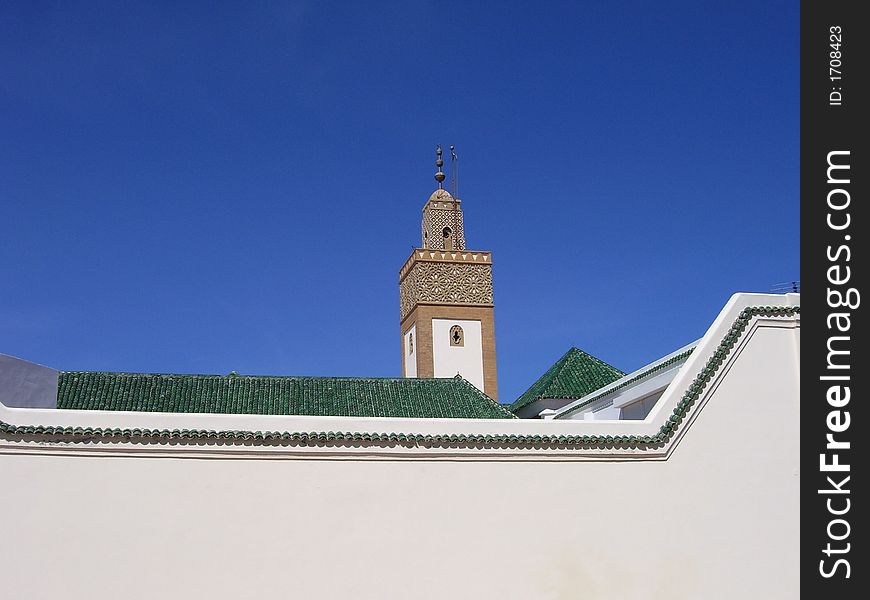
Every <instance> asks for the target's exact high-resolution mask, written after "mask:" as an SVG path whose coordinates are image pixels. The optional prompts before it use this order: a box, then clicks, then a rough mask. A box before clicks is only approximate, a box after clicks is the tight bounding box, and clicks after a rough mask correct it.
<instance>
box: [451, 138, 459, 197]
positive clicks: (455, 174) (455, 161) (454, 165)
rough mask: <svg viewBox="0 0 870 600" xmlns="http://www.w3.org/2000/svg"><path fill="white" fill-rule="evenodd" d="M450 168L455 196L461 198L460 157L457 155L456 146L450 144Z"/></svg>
mask: <svg viewBox="0 0 870 600" xmlns="http://www.w3.org/2000/svg"><path fill="white" fill-rule="evenodd" d="M450 170H451V175H452V177H451V179H452V181H451V183H452V184H453V197H454V198H459V157H458V156H456V146H450Z"/></svg>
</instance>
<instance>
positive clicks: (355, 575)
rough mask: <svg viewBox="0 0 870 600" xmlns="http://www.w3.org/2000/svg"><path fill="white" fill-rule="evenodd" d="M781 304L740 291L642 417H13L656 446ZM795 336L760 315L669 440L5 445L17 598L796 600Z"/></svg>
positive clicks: (783, 323) (6, 417)
mask: <svg viewBox="0 0 870 600" xmlns="http://www.w3.org/2000/svg"><path fill="white" fill-rule="evenodd" d="M777 298H780V299H779V300H777ZM775 303H779V304H783V303H784V302H783V301H782V300H781V297H774V296H762V297H749V298H736V299H734V300H732V302H731V303H729V306H728V307H726V309H725V310H724V311H723V314H722V315H720V317H719V318H718V319H717V320H716V322H715V323H714V324H713V326H712V327H711V329H710V332H708V335H707V336H705V338H704V340H703V341H702V343H701V344H700V345H699V347H698V350H696V352H695V353H693V356H692V357H691V358H690V360H689V362H687V364H686V368H685V369H683V370H681V372H680V374H679V375H678V376H677V378H676V379H675V380H674V382H673V384H672V385H671V386H670V387H669V388H668V390H667V392H666V393H665V395H664V396H663V397H662V399H661V401H660V402H659V404H658V405H657V407H656V409H654V410H653V412H652V413H651V414H650V415H649V416H648V417H647V419H646V420H644V421H609V422H607V421H589V422H585V421H580V420H565V421H553V420H510V419H508V420H492V421H488V420H478V421H470V420H452V419H445V420H437V419H436V420H433V419H430V420H417V419H347V418H339V417H310V418H304V417H263V416H257V415H244V416H239V415H167V414H135V413H101V412H98V411H59V410H38V409H10V408H7V407H3V406H0V420H2V421H4V422H6V423H11V424H13V425H27V424H45V425H61V426H87V425H91V426H101V427H112V426H125V427H168V428H192V427H200V428H209V429H231V430H234V429H259V430H273V429H274V430H279V431H321V430H331V431H393V432H409V431H412V432H413V431H418V432H423V433H431V434H435V433H447V432H456V433H459V432H464V433H474V432H477V433H481V432H486V433H517V434H538V435H540V434H544V433H561V434H566V433H571V434H578V435H621V434H639V435H645V434H648V433H650V432H654V431H656V430H657V429H658V427H659V426H660V425H661V424H662V422H663V421H664V420H665V419H667V418H668V416H669V415H670V414H671V411H672V410H673V408H674V406H675V405H676V403H677V402H678V401H679V400H680V398H681V397H682V395H683V393H684V392H685V390H686V388H687V387H688V385H689V384H690V383H691V382H692V380H693V379H694V378H695V377H696V376H697V375H698V373H699V372H700V371H701V369H702V368H703V366H704V364H705V362H706V361H707V359H708V358H709V357H710V356H711V354H712V352H713V351H714V350H715V348H716V346H717V345H718V343H719V341H720V340H721V339H722V338H723V337H724V335H725V333H727V330H728V327H729V326H730V324H731V323H732V322H733V320H734V318H735V316H736V315H737V314H738V313H739V311H740V310H741V308H743V307H744V306H747V305H770V304H775ZM799 324H800V320H799V317H798V318H795V317H789V318H779V317H770V318H757V319H755V320H754V321H753V324H752V325H751V326H750V327H748V328H747V329H746V331H745V332H744V334H743V335H742V336H741V337H740V339H739V341H738V343H737V345H736V346H735V348H734V349H733V350H732V352H731V353H730V354H729V356H728V358H727V360H726V362H725V364H723V365H722V367H721V368H720V369H719V370H718V371H717V376H716V378H715V379H713V380H712V381H711V382H710V383H709V384H708V385H707V387H706V388H705V391H704V393H703V395H702V396H701V398H699V400H698V401H697V403H696V405H695V406H694V407H693V408H692V411H691V412H690V413H689V414H688V415H687V417H686V419H685V421H684V422H683V423H682V424H681V425H680V427H679V428H678V430H677V433H676V434H675V435H674V437H673V438H671V439H670V440H669V441H668V442H667V443H666V444H664V446H662V447H659V448H653V449H637V448H634V449H632V448H615V447H613V446H610V447H606V446H604V447H600V448H599V447H596V448H592V449H587V450H582V449H566V448H560V447H552V448H549V447H527V448H521V447H516V446H513V447H511V446H498V445H497V444H486V445H480V446H479V447H475V446H471V445H464V444H455V445H452V446H445V447H428V446H426V445H423V444H419V445H413V446H390V445H379V444H375V443H369V442H364V441H360V442H358V443H354V444H349V445H333V446H331V445H330V444H328V443H324V444H322V445H318V446H316V447H315V446H312V447H296V446H281V445H278V446H269V445H266V444H262V443H258V442H256V441H247V442H244V443H242V442H238V443H232V442H226V443H225V442H214V443H201V444H180V443H173V442H169V441H154V442H153V443H135V442H131V441H125V440H124V439H123V438H119V439H115V440H114V441H100V440H99V439H98V438H97V437H91V438H90V441H69V442H64V441H62V440H61V441H54V442H52V443H46V442H43V441H39V440H38V439H35V440H31V439H28V438H26V436H25V437H24V438H21V439H16V438H14V437H10V436H8V435H5V434H0V477H2V480H3V486H4V491H3V494H0V519H2V522H0V527H2V529H3V533H4V536H3V537H4V542H3V543H2V544H0V565H2V567H3V569H2V570H3V595H4V597H6V596H8V597H10V598H28V599H39V598H51V599H55V598H57V594H58V590H62V591H63V595H64V597H67V598H88V599H91V598H93V599H102V598H106V599H108V598H117V597H118V596H119V595H121V596H123V597H124V598H130V599H138V598H142V599H148V600H151V599H152V598H215V599H222V598H240V597H241V598H248V597H253V596H257V595H269V596H274V595H281V594H283V595H288V594H289V595H290V596H293V597H308V596H317V597H322V598H348V597H352V598H362V599H367V598H373V599H374V598H377V599H381V598H423V599H428V598H432V599H439V600H440V599H442V598H482V599H486V598H506V599H512V598H523V599H525V598H535V599H542V600H547V599H558V598H584V599H590V600H595V599H601V600H612V599H613V598H620V599H625V600H631V599H638V600H649V599H655V598H692V599H695V598H703V599H705V600H708V599H711V600H717V599H728V600H731V599H733V598H764V599H765V600H780V599H782V600H785V599H788V600H792V599H794V598H797V597H798V596H799V588H798V580H799V564H798V542H799V532H800V527H799V506H800V504H799V496H798V491H799V472H798V467H799V460H800V457H799V452H798V450H799V404H800V389H799V382H798V375H799V370H800V365H799V362H798V361H799V356H798V354H797V352H796V348H797V344H798V335H799ZM747 415H751V417H752V418H747ZM771 432H775V435H771ZM541 510H544V511H545V512H546V513H547V515H548V519H547V520H546V522H542V521H541V519H540V518H538V515H539V514H540V511H541Z"/></svg>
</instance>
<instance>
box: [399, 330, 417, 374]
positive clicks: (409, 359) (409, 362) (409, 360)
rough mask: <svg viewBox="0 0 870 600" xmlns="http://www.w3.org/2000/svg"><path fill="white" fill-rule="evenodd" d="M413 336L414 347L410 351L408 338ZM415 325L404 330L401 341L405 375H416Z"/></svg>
mask: <svg viewBox="0 0 870 600" xmlns="http://www.w3.org/2000/svg"><path fill="white" fill-rule="evenodd" d="M411 337H413V338H414V349H413V352H412V351H411V344H410V339H411ZM417 342H418V340H417V325H416V324H414V325H411V328H410V329H409V330H408V331H406V332H405V336H404V339H403V340H402V343H403V344H404V345H403V346H402V348H403V351H404V353H405V377H416V376H417Z"/></svg>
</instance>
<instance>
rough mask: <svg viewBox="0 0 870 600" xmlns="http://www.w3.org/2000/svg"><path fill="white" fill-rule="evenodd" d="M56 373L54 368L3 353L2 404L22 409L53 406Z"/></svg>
mask: <svg viewBox="0 0 870 600" xmlns="http://www.w3.org/2000/svg"><path fill="white" fill-rule="evenodd" d="M57 375H58V372H57V371H56V370H55V369H52V368H49V367H44V366H42V365H38V364H35V363H32V362H28V361H26V360H21V359H20V358H15V357H14V356H9V355H7V354H0V403H2V404H4V405H5V406H14V407H20V408H23V407H29V408H54V407H55V406H57Z"/></svg>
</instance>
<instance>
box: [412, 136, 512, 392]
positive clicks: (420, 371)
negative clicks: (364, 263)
mask: <svg viewBox="0 0 870 600" xmlns="http://www.w3.org/2000/svg"><path fill="white" fill-rule="evenodd" d="M441 155H442V150H441V146H440V145H439V146H438V149H437V160H436V161H435V166H436V167H438V172H437V173H435V181H437V182H438V189H437V190H435V191H434V192H433V193H432V195H431V196H429V200H428V201H427V202H426V204H425V205H424V206H423V228H422V229H423V240H422V241H423V243H422V247H421V248H415V249H414V251H413V252H412V253H411V256H410V257H409V258H408V260H407V261H405V265H404V266H403V267H402V268H401V269H400V270H399V299H400V308H401V331H402V374H403V376H405V377H454V376H455V375H456V374H457V373H458V374H459V375H461V376H462V377H464V378H465V379H467V380H468V381H470V382H471V383H473V384H474V385H475V386H477V387H478V388H479V389H480V390H482V391H483V392H485V393H486V394H487V395H488V396H489V397H490V398H493V399H495V400H497V399H498V384H497V381H496V368H495V320H494V317H493V301H492V253H491V252H480V251H475V250H466V249H465V229H464V227H463V222H462V206H461V205H462V202H461V201H460V200H459V198H454V197H453V196H451V195H450V194H449V193H448V192H447V190H445V189H443V187H442V183H443V182H444V173H443V172H442V170H441V167H443V166H444V161H443V160H442V158H441ZM453 158H454V160H455V154H453Z"/></svg>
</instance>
